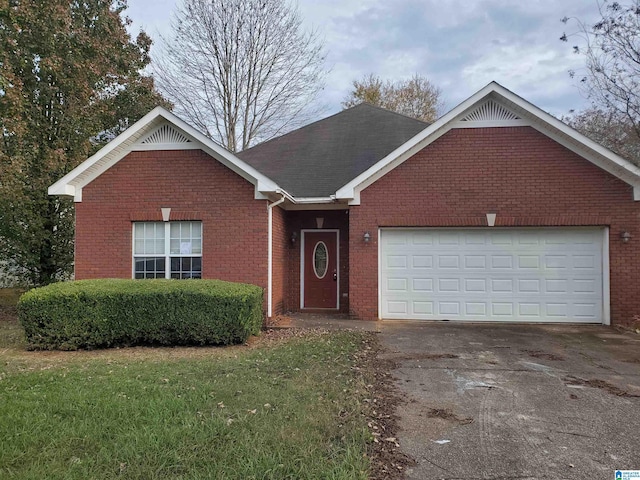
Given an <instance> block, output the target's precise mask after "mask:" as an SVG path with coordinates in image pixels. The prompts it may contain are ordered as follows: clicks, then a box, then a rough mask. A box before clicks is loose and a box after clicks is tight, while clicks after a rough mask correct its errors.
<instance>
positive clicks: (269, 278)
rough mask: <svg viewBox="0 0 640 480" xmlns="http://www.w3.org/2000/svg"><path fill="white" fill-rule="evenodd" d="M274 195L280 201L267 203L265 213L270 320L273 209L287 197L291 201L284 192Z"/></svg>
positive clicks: (271, 304) (270, 310) (278, 191)
mask: <svg viewBox="0 0 640 480" xmlns="http://www.w3.org/2000/svg"><path fill="white" fill-rule="evenodd" d="M276 193H279V194H280V195H282V198H280V200H277V201H275V202H273V203H269V204H267V212H268V217H269V220H268V222H269V228H268V230H269V231H268V233H267V235H268V240H267V244H268V246H267V250H268V253H267V257H268V259H267V263H268V267H267V268H268V273H267V317H268V318H271V316H272V315H273V208H274V207H277V206H278V205H280V204H281V203H283V202H284V201H285V200H286V199H287V197H289V198H290V200H293V199H292V198H291V196H290V195H289V194H288V193H287V192H285V191H284V190H279V189H278V190H276Z"/></svg>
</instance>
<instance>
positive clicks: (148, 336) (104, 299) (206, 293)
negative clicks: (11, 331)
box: [18, 279, 263, 350]
mask: <svg viewBox="0 0 640 480" xmlns="http://www.w3.org/2000/svg"><path fill="white" fill-rule="evenodd" d="M18 317H19V319H20V322H21V323H22V325H23V327H24V329H25V334H26V337H27V342H28V344H29V347H30V348H31V349H45V350H49V349H61V350H77V349H79V348H99V347H113V346H125V345H228V344H232V343H242V342H245V341H246V340H247V338H248V337H249V336H250V335H252V334H256V333H258V332H259V330H260V327H261V325H262V319H263V315H262V289H261V288H260V287H257V286H255V285H247V284H242V283H230V282H223V281H219V280H119V279H101V280H79V281H72V282H62V283H54V284H51V285H48V286H46V287H42V288H35V289H33V290H30V291H29V292H27V293H25V294H24V295H23V296H22V297H21V298H20V301H19V302H18Z"/></svg>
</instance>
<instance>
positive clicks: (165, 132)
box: [141, 125, 191, 145]
mask: <svg viewBox="0 0 640 480" xmlns="http://www.w3.org/2000/svg"><path fill="white" fill-rule="evenodd" d="M141 143H142V144H143V145H151V144H154V143H162V144H167V143H191V140H189V138H187V136H186V135H184V134H182V133H180V132H178V131H177V130H176V129H175V128H173V127H172V126H171V125H162V126H161V127H160V128H158V129H157V130H156V131H155V132H153V133H151V134H149V136H148V137H147V138H145V139H144V140H143V141H142V142H141Z"/></svg>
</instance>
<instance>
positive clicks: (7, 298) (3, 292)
mask: <svg viewBox="0 0 640 480" xmlns="http://www.w3.org/2000/svg"><path fill="white" fill-rule="evenodd" d="M24 292H26V289H24V288H0V307H13V306H15V305H16V304H17V303H18V299H19V298H20V295H22V294H23V293H24Z"/></svg>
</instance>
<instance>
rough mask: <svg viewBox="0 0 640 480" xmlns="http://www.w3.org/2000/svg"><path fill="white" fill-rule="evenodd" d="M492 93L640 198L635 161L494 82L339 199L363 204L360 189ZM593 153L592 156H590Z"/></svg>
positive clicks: (341, 193)
mask: <svg viewBox="0 0 640 480" xmlns="http://www.w3.org/2000/svg"><path fill="white" fill-rule="evenodd" d="M491 94H495V95H498V96H499V97H502V98H503V99H504V100H506V101H508V102H511V103H513V104H514V105H515V106H517V107H518V108H519V109H521V110H522V111H523V112H525V113H526V114H527V116H529V117H531V119H532V120H534V121H533V123H532V125H531V126H532V127H533V128H536V129H537V130H540V131H541V132H542V133H544V134H547V135H550V134H551V133H552V130H556V131H557V132H560V133H561V134H563V135H565V136H567V137H568V138H570V139H572V141H574V142H576V143H577V144H578V145H580V146H581V147H582V148H583V149H585V150H586V153H587V157H588V158H589V160H590V161H592V162H593V163H595V164H596V165H598V166H600V167H601V168H603V169H605V170H606V171H608V172H609V173H611V174H612V175H615V176H617V177H618V178H620V179H621V180H622V181H624V182H626V183H627V184H629V185H631V186H632V187H633V197H634V200H635V201H640V168H638V167H637V166H635V165H633V164H632V163H631V162H629V161H627V160H625V159H624V158H622V157H620V156H619V155H617V154H615V153H613V152H612V151H611V150H609V149H607V148H605V147H603V146H602V145H600V144H598V143H596V142H594V141H593V140H591V139H590V138H587V137H586V136H584V135H582V134H581V133H579V132H577V131H576V130H574V129H573V128H571V127H569V126H568V125H566V124H564V123H562V122H561V121H560V120H558V119H557V118H555V117H553V116H552V115H550V114H549V113H547V112H545V111H543V110H542V109H540V108H538V107H536V106H535V105H533V104H531V103H530V102H528V101H526V100H524V99H523V98H521V97H519V96H518V95H516V94H514V93H513V92H511V91H509V90H507V89H506V88H505V87H503V86H502V85H500V84H498V83H497V82H491V83H489V84H488V85H486V86H485V87H484V88H482V89H481V90H479V91H478V92H476V93H475V94H473V95H472V96H471V97H469V98H468V99H466V100H465V101H463V102H462V103H460V104H459V105H458V106H456V107H454V108H453V109H452V110H451V111H449V113H447V114H445V115H444V116H442V117H441V118H439V119H438V120H436V121H435V122H434V123H432V124H431V125H430V126H428V127H427V128H425V129H424V130H423V131H422V132H420V133H418V134H417V135H415V136H414V137H413V138H411V139H409V140H408V141H407V142H405V143H404V144H403V145H401V146H399V147H398V148H397V149H395V150H394V151H393V152H391V153H390V154H389V155H387V156H386V157H385V158H383V159H382V160H380V161H379V162H378V163H376V164H375V165H373V166H372V167H370V168H369V169H368V170H366V171H364V172H363V173H361V174H360V175H358V176H357V177H356V178H354V179H353V180H351V181H350V182H349V183H347V184H345V185H344V186H343V187H341V188H339V189H338V190H337V192H336V195H335V196H336V198H338V199H341V200H347V201H349V204H350V205H359V204H360V192H361V191H362V190H364V189H365V188H366V187H368V186H369V185H371V184H372V183H373V182H375V181H376V180H378V179H379V178H381V177H382V176H383V175H385V174H386V173H388V172H389V171H390V170H392V169H394V168H395V167H396V166H398V165H399V164H401V163H402V162H404V161H405V160H406V159H408V158H409V157H411V156H412V155H413V154H414V153H416V152H417V151H419V150H421V149H423V148H424V147H426V146H427V145H429V144H430V143H432V142H433V141H435V140H436V139H438V138H439V137H441V136H442V135H444V134H445V133H446V132H448V131H449V130H451V129H452V128H454V124H455V120H456V119H458V118H459V117H461V116H462V115H463V114H464V113H465V112H466V111H467V110H468V109H470V108H472V107H473V106H474V105H475V104H477V103H479V102H480V101H482V100H483V99H484V98H485V97H488V96H489V95H491ZM565 146H567V147H568V148H570V149H572V150H573V151H575V152H576V153H578V154H581V155H584V154H585V152H583V153H580V152H578V151H577V149H574V148H571V146H570V145H565ZM589 153H591V154H592V155H588V154H589ZM595 157H599V158H601V159H604V160H605V161H606V162H608V163H609V165H606V166H605V165H604V164H602V163H601V162H597V158H595Z"/></svg>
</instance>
